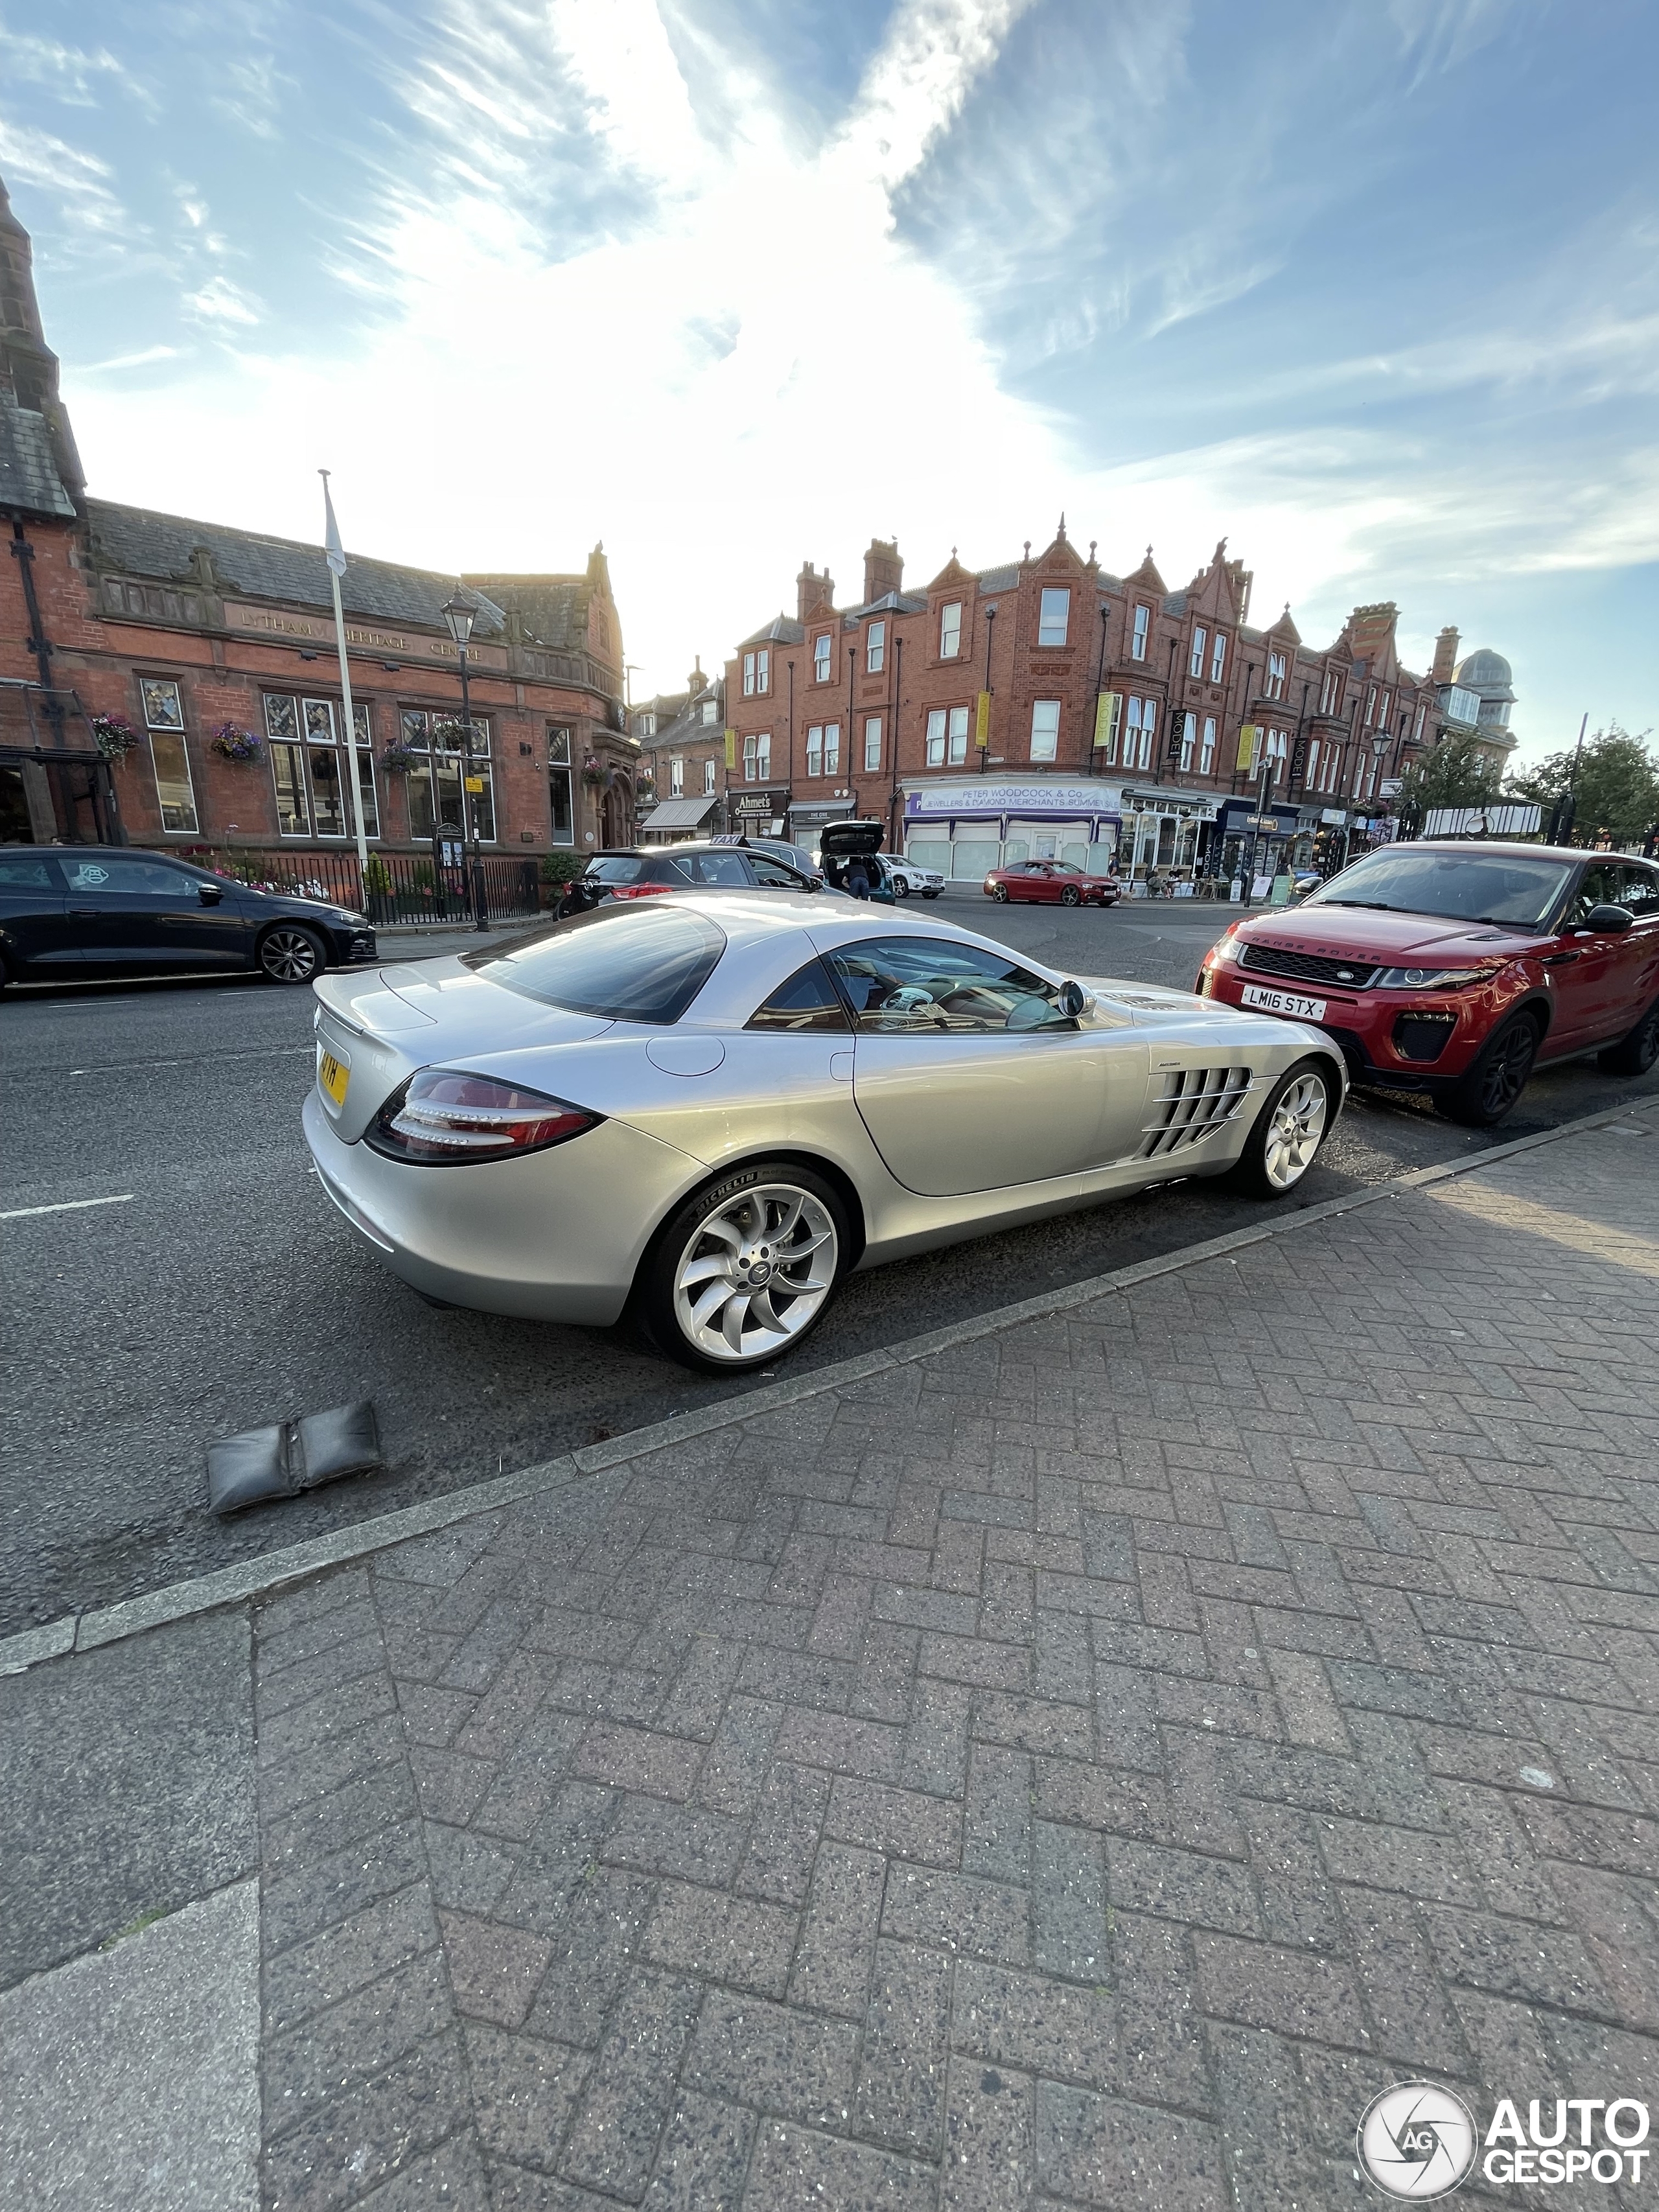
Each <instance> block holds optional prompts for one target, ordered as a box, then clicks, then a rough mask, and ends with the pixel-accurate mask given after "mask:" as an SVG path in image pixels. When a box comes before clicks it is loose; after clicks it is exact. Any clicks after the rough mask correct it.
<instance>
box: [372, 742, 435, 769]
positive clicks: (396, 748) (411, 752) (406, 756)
mask: <svg viewBox="0 0 1659 2212" xmlns="http://www.w3.org/2000/svg"><path fill="white" fill-rule="evenodd" d="M425 757H426V756H425V755H424V754H423V753H417V752H416V750H415V748H414V746H413V745H388V746H387V747H386V750H385V751H384V752H383V753H382V754H381V755H380V766H381V767H382V768H383V769H385V770H386V774H387V775H408V774H409V771H410V769H412V768H413V767H414V765H415V763H416V761H418V760H424V759H425Z"/></svg>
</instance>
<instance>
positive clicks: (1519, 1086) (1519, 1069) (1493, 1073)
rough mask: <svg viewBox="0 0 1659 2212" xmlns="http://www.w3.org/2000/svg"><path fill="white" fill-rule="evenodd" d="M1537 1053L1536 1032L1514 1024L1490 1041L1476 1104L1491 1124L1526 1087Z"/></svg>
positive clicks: (1528, 1026) (1528, 1025)
mask: <svg viewBox="0 0 1659 2212" xmlns="http://www.w3.org/2000/svg"><path fill="white" fill-rule="evenodd" d="M1537 1053H1538V1032H1537V1030H1535V1029H1534V1027H1533V1025H1532V1024H1531V1023H1530V1022H1528V1021H1517V1022H1516V1023H1514V1024H1512V1025H1511V1026H1510V1028H1509V1029H1507V1030H1504V1032H1503V1033H1502V1035H1501V1036H1498V1037H1497V1038H1495V1039H1494V1040H1493V1042H1492V1057H1491V1059H1490V1060H1487V1062H1486V1066H1485V1067H1484V1068H1483V1069H1482V1071H1481V1076H1480V1103H1481V1106H1482V1108H1483V1109H1485V1110H1486V1112H1487V1113H1488V1114H1490V1115H1492V1119H1493V1120H1494V1121H1497V1120H1498V1118H1499V1116H1500V1115H1504V1114H1507V1113H1508V1111H1509V1109H1510V1107H1511V1106H1513V1105H1514V1103H1515V1102H1516V1099H1517V1098H1518V1097H1520V1096H1521V1093H1522V1091H1524V1090H1525V1089H1526V1087H1527V1078H1528V1076H1529V1075H1530V1074H1531V1073H1532V1063H1533V1061H1534V1059H1535V1058H1536V1056H1537Z"/></svg>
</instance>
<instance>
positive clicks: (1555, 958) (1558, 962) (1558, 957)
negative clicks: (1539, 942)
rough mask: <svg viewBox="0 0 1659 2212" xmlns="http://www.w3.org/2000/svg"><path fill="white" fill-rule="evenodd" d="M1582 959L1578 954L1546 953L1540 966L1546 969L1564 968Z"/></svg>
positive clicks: (1580, 954)
mask: <svg viewBox="0 0 1659 2212" xmlns="http://www.w3.org/2000/svg"><path fill="white" fill-rule="evenodd" d="M1581 959H1583V954H1582V953H1580V952H1547V953H1546V954H1545V955H1544V958H1543V962H1542V965H1543V966H1544V967H1546V968H1565V967H1566V966H1567V965H1568V963H1570V962H1571V961H1574V960H1581Z"/></svg>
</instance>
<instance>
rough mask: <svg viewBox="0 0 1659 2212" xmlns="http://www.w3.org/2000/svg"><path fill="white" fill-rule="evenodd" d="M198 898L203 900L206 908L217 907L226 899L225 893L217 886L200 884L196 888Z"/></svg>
mask: <svg viewBox="0 0 1659 2212" xmlns="http://www.w3.org/2000/svg"><path fill="white" fill-rule="evenodd" d="M196 896H197V897H198V898H199V899H200V900H201V902H202V904H203V905H204V906H217V905H218V904H219V902H220V901H221V900H222V898H223V897H224V893H223V892H222V890H220V888H219V886H218V884H197V886H196Z"/></svg>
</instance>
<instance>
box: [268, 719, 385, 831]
mask: <svg viewBox="0 0 1659 2212" xmlns="http://www.w3.org/2000/svg"><path fill="white" fill-rule="evenodd" d="M264 716H265V741H266V750H268V751H269V753H270V775H271V782H272V784H273V786H274V787H275V790H276V827H277V829H278V831H279V832H280V834H281V835H282V836H284V837H312V836H316V837H354V836H356V833H357V822H356V815H355V814H354V812H353V811H352V805H351V795H350V794H351V784H350V781H349V779H350V773H351V771H350V769H349V765H348V764H347V763H346V762H345V761H344V760H343V757H342V756H343V752H344V751H345V750H346V749H345V747H344V746H343V744H342V743H341V730H340V722H341V716H340V713H339V709H338V708H337V706H336V704H335V702H334V701H333V700H332V699H301V698H295V697H292V696H289V694H288V693H286V692H281V691H267V692H266V693H265V695H264ZM352 719H353V720H354V721H355V723H356V738H357V742H356V746H355V747H354V748H353V749H352V750H355V752H356V760H357V784H358V788H359V789H360V790H361V792H362V799H363V829H364V833H365V835H366V836H370V837H378V836H380V807H379V805H378V804H377V802H376V799H375V795H374V751H373V749H372V744H371V739H370V730H369V715H368V707H367V706H366V705H362V704H359V703H358V702H356V701H354V702H352Z"/></svg>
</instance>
